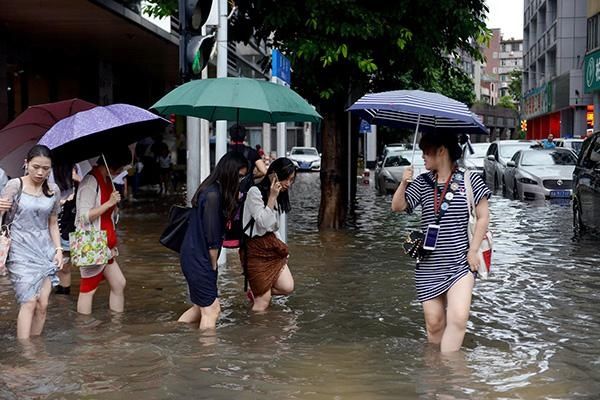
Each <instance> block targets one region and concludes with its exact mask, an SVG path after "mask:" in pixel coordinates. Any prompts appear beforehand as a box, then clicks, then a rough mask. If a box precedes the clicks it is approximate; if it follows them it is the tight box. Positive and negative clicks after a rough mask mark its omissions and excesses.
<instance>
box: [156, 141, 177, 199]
mask: <svg viewBox="0 0 600 400" xmlns="http://www.w3.org/2000/svg"><path fill="white" fill-rule="evenodd" d="M156 161H157V163H158V171H159V178H160V191H159V195H167V194H169V191H170V189H171V187H173V183H172V182H171V181H172V179H171V173H172V172H171V169H172V167H173V161H172V160H171V152H170V151H169V148H168V147H167V145H166V144H165V143H163V145H162V146H161V149H160V155H159V156H158V158H157V160H156Z"/></svg>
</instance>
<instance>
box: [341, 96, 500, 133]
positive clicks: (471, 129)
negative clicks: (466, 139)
mask: <svg viewBox="0 0 600 400" xmlns="http://www.w3.org/2000/svg"><path fill="white" fill-rule="evenodd" d="M349 110H350V111H354V112H356V113H358V114H359V115H360V117H361V118H364V119H366V120H367V121H369V122H370V123H372V124H376V125H377V124H381V125H387V126H395V127H402V128H414V127H416V126H417V125H418V126H419V130H420V131H421V132H428V131H432V130H436V131H439V130H441V131H448V132H453V133H469V134H483V135H487V134H488V131H487V129H486V127H485V126H484V125H483V124H482V123H481V122H480V121H479V120H478V119H477V116H476V115H475V114H473V113H472V112H471V111H470V110H469V108H468V107H467V105H466V104H464V103H461V102H460V101H456V100H454V99H451V98H449V97H446V96H444V95H441V94H439V93H431V92H424V91H422V90H394V91H390V92H382V93H370V94H366V95H364V96H363V97H361V98H360V99H359V100H358V101H357V102H356V103H354V104H353V105H352V107H350V108H349Z"/></svg>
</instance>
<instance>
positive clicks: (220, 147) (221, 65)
mask: <svg viewBox="0 0 600 400" xmlns="http://www.w3.org/2000/svg"><path fill="white" fill-rule="evenodd" d="M225 77H227V0H219V25H218V27H217V78H225ZM216 125H217V137H216V139H217V140H216V146H215V164H216V163H218V162H219V160H220V159H221V157H223V156H224V155H225V153H227V121H217V123H216ZM224 250H225V249H224ZM226 253H227V252H226V250H225V251H222V252H221V254H220V255H219V260H218V264H219V265H224V264H225V263H226V261H227V255H226Z"/></svg>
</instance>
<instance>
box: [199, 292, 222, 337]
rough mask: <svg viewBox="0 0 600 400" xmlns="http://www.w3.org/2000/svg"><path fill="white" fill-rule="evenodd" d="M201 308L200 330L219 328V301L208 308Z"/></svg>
mask: <svg viewBox="0 0 600 400" xmlns="http://www.w3.org/2000/svg"><path fill="white" fill-rule="evenodd" d="M199 308H200V312H201V313H202V317H201V319H200V330H206V329H214V328H215V327H216V326H217V319H219V314H220V313H221V303H220V302H219V299H218V298H217V299H215V301H214V302H213V303H212V304H211V305H210V306H208V307H199Z"/></svg>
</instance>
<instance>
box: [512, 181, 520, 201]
mask: <svg viewBox="0 0 600 400" xmlns="http://www.w3.org/2000/svg"><path fill="white" fill-rule="evenodd" d="M513 199H515V200H519V188H518V187H517V180H516V179H515V181H514V182H513Z"/></svg>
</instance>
